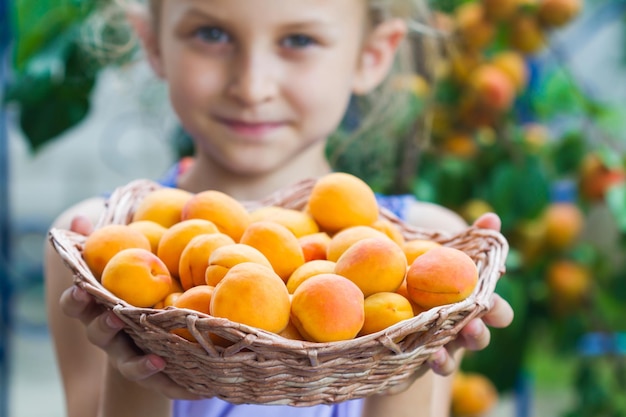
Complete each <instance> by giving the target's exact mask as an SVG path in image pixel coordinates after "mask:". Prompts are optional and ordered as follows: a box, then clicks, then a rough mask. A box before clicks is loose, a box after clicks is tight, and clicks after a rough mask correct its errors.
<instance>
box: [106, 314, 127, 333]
mask: <svg viewBox="0 0 626 417" xmlns="http://www.w3.org/2000/svg"><path fill="white" fill-rule="evenodd" d="M105 322H106V324H107V326H109V327H110V328H111V329H116V330H117V329H121V328H122V327H124V322H122V320H120V319H118V318H117V316H115V315H114V314H112V313H110V314H107V316H106V318H105Z"/></svg>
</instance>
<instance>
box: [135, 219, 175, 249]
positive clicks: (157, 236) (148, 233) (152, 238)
mask: <svg viewBox="0 0 626 417" xmlns="http://www.w3.org/2000/svg"><path fill="white" fill-rule="evenodd" d="M128 226H129V227H130V228H132V229H135V230H138V231H139V232H141V233H142V234H143V235H144V236H145V237H147V238H148V241H149V242H150V248H151V250H152V253H154V254H155V255H156V253H157V248H158V247H159V241H160V240H161V236H163V233H165V231H166V230H167V228H166V227H164V226H161V225H160V224H159V223H157V222H154V221H152V220H138V221H136V222H132V223H129V224H128Z"/></svg>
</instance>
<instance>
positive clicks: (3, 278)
mask: <svg viewBox="0 0 626 417" xmlns="http://www.w3.org/2000/svg"><path fill="white" fill-rule="evenodd" d="M9 39H10V22H9V2H8V1H6V0H0V89H1V90H0V102H2V99H3V91H4V86H5V78H6V72H7V67H8V62H7V60H8V50H9ZM7 142H8V138H7V130H6V118H5V114H4V106H2V107H0V416H8V413H9V411H8V410H9V404H8V402H9V399H8V397H9V396H8V385H9V364H10V361H9V329H10V327H11V326H10V324H11V316H10V314H11V311H10V309H9V302H10V299H11V292H12V291H11V282H10V280H9V271H8V265H9V259H10V249H9V241H10V228H9V226H10V223H9V190H8V188H9V186H8V182H9V181H8V176H9V168H8V164H9V155H8V143H7Z"/></svg>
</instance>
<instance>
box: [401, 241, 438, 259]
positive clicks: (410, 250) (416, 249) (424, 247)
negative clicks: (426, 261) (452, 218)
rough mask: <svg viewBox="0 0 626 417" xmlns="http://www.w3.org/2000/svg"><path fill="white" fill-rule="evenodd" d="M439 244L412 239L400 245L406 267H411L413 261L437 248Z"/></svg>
mask: <svg viewBox="0 0 626 417" xmlns="http://www.w3.org/2000/svg"><path fill="white" fill-rule="evenodd" d="M440 246H441V244H440V243H439V242H435V241H434V240H428V239H412V240H409V241H407V242H405V243H404V244H403V245H402V251H403V252H404V254H405V255H406V261H407V265H411V264H412V263H413V261H414V260H415V259H416V258H417V257H418V256H420V255H423V254H424V253H425V252H426V251H428V250H430V249H432V248H438V247H440Z"/></svg>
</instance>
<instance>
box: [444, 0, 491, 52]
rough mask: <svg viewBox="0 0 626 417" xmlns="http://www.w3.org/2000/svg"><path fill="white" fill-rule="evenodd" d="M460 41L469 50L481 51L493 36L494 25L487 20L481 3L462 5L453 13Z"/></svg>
mask: <svg viewBox="0 0 626 417" xmlns="http://www.w3.org/2000/svg"><path fill="white" fill-rule="evenodd" d="M454 19H455V22H456V28H457V32H458V37H459V39H460V41H461V42H462V43H463V44H464V45H465V46H466V47H467V48H468V49H470V50H482V49H484V48H485V47H486V46H487V45H489V44H490V43H491V42H492V41H493V39H494V36H495V31H496V29H495V25H494V24H493V22H491V21H490V20H489V19H487V16H486V13H485V8H484V7H483V5H482V4H481V3H478V2H468V3H463V4H461V5H460V6H458V7H457V8H456V10H455V11H454Z"/></svg>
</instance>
